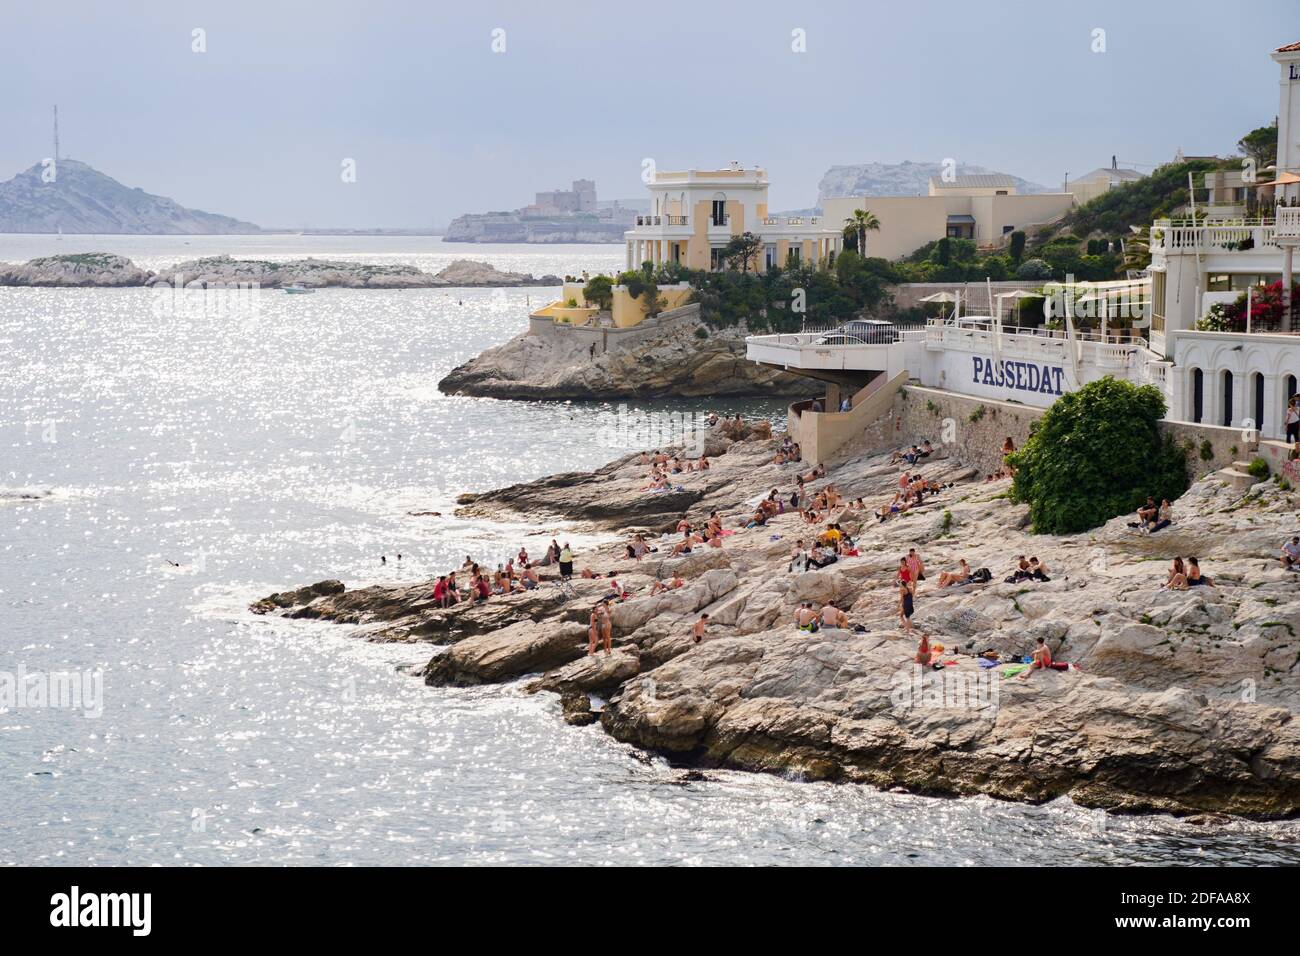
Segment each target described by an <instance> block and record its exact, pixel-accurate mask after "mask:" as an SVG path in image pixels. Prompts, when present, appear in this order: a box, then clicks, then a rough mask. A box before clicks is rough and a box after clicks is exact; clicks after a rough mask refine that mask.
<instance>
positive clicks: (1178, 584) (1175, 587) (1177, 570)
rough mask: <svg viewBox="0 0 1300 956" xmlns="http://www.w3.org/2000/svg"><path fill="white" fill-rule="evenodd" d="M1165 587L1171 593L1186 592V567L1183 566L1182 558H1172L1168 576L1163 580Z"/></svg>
mask: <svg viewBox="0 0 1300 956" xmlns="http://www.w3.org/2000/svg"><path fill="white" fill-rule="evenodd" d="M1165 587H1167V588H1168V589H1169V590H1171V591H1186V590H1187V567H1186V566H1185V565H1184V564H1183V559H1182V558H1174V563H1173V564H1172V565H1171V566H1170V568H1169V576H1168V577H1167V578H1165Z"/></svg>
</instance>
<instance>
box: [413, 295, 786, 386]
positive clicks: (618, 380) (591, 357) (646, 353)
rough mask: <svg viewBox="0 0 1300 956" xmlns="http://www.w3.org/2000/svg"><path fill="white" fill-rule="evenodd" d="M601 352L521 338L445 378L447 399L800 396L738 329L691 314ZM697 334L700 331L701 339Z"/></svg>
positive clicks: (573, 341) (557, 332)
mask: <svg viewBox="0 0 1300 956" xmlns="http://www.w3.org/2000/svg"><path fill="white" fill-rule="evenodd" d="M676 311H677V312H679V313H684V314H683V315H682V317H680V318H676V319H674V320H673V321H671V322H668V323H666V324H664V325H663V326H662V327H659V328H655V329H646V330H645V333H644V334H643V335H640V336H639V337H638V338H637V339H636V340H635V342H634V343H632V344H629V345H619V344H615V345H613V346H611V347H610V348H609V350H608V351H603V350H602V349H601V348H600V347H597V349H596V351H595V352H594V353H593V352H592V351H591V344H592V343H591V340H590V339H588V338H583V337H581V336H579V335H576V334H571V333H570V331H569V330H567V329H554V330H550V331H549V332H548V334H545V335H533V334H528V333H525V334H523V335H518V336H516V337H515V338H513V339H511V340H510V341H509V342H506V343H505V344H504V345H498V346H496V347H495V348H490V349H488V350H487V351H485V352H483V353H482V354H481V355H479V356H477V357H475V358H473V359H470V360H469V361H468V362H466V363H465V364H464V365H460V366H458V367H456V368H454V369H452V370H451V371H450V372H449V373H447V375H446V377H445V378H443V380H442V381H440V382H439V383H438V388H439V389H440V390H441V391H443V392H445V393H447V394H448V395H475V396H481V397H486V398H513V399H552V400H558V401H570V400H571V401H582V400H589V399H591V400H600V401H609V400H616V399H623V398H642V399H645V398H667V397H679V398H704V397H708V398H715V397H725V396H735V395H805V394H807V392H808V383H807V381H806V380H801V379H800V378H798V377H797V376H795V375H790V374H789V373H787V372H780V371H776V370H773V369H771V368H768V367H767V366H762V365H758V364H756V363H754V362H751V361H749V360H748V359H747V358H745V336H746V335H747V334H748V332H747V330H745V329H743V328H731V329H715V328H710V327H707V326H706V325H705V324H704V323H703V322H701V321H700V319H699V310H698V307H697V306H694V305H692V306H685V307H683V309H681V310H676ZM697 330H702V331H703V333H704V335H703V337H701V336H700V335H699V334H697Z"/></svg>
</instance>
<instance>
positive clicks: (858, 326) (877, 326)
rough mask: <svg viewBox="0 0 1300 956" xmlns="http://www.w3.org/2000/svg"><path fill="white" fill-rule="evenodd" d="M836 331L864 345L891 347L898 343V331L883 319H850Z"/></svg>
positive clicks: (892, 324)
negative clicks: (855, 337) (850, 336)
mask: <svg viewBox="0 0 1300 956" xmlns="http://www.w3.org/2000/svg"><path fill="white" fill-rule="evenodd" d="M837 331H839V332H841V333H843V334H845V335H854V336H857V337H858V338H860V339H861V340H862V341H863V343H864V344H866V345H892V344H893V343H894V342H897V341H898V329H896V328H894V323H892V322H886V321H885V320H884V319H852V320H851V321H848V322H845V323H844V325H843V326H841V327H840V328H839V329H838V330H837Z"/></svg>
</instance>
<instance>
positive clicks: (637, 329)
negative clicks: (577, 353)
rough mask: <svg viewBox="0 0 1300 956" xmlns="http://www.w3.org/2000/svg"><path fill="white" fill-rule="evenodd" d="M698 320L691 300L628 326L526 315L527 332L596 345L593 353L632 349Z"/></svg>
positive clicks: (599, 353) (581, 343)
mask: <svg viewBox="0 0 1300 956" xmlns="http://www.w3.org/2000/svg"><path fill="white" fill-rule="evenodd" d="M699 319H700V307H699V305H697V304H695V303H690V304H688V305H683V306H680V307H678V308H676V309H669V310H668V311H666V312H660V313H659V314H658V315H657V316H655V317H654V318H651V319H646V320H644V321H643V322H641V323H640V324H639V325H634V326H631V327H630V328H624V329H620V328H614V327H612V326H611V327H602V326H587V325H569V324H567V323H564V322H555V321H553V320H552V319H550V318H549V317H547V316H530V317H529V319H528V334H529V335H540V336H542V337H543V338H549V339H553V340H554V341H556V342H565V343H577V344H578V345H580V346H582V347H584V348H586V347H589V346H591V345H593V344H594V345H595V346H596V354H597V355H603V354H604V353H606V352H621V351H625V350H627V349H630V348H634V347H636V346H638V345H641V344H642V343H644V342H646V341H647V340H649V339H653V338H656V337H658V336H659V335H660V334H661V333H662V332H663V331H664V330H665V329H671V328H675V327H677V326H690V325H694V324H695V323H696V322H698V321H699Z"/></svg>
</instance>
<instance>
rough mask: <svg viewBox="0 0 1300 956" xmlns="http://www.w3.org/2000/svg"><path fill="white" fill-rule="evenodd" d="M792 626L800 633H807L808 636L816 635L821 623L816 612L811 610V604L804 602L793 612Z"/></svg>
mask: <svg viewBox="0 0 1300 956" xmlns="http://www.w3.org/2000/svg"><path fill="white" fill-rule="evenodd" d="M794 624H795V627H797V628H799V630H801V631H807V632H808V633H809V634H816V633H817V631H818V629H819V628H820V626H821V621H820V619H819V618H818V617H817V612H816V611H814V610H813V608H812V604H811V602H808V601H805V602H804V603H803V604H800V605H799V610H797V611H795V612H794Z"/></svg>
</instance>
